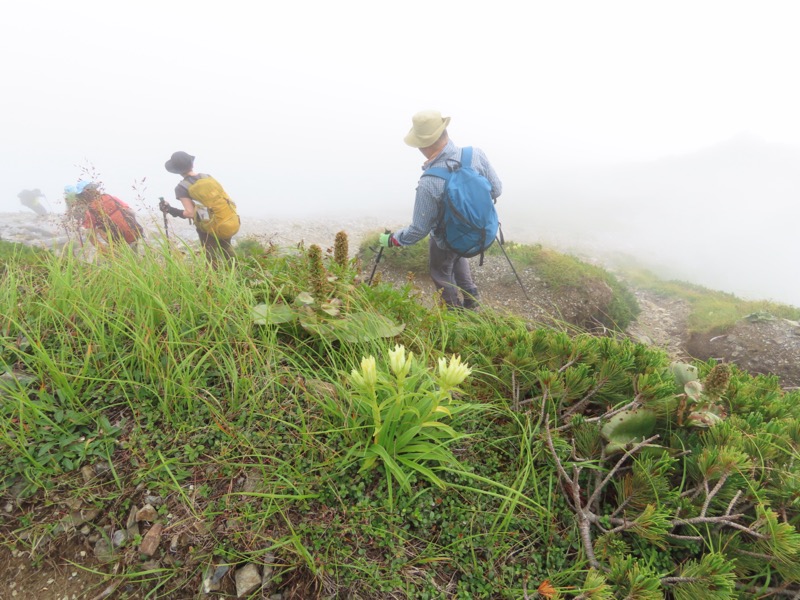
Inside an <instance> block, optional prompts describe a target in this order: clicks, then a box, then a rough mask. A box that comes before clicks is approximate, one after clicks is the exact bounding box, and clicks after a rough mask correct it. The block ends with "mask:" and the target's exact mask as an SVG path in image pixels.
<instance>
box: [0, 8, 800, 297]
mask: <svg viewBox="0 0 800 600" xmlns="http://www.w3.org/2000/svg"><path fill="white" fill-rule="evenodd" d="M254 6H255V5H252V4H248V3H243V2H233V3H227V4H225V3H219V2H217V1H211V0H192V1H189V0H172V1H170V2H156V1H155V0H142V1H141V2H138V3H137V4H136V5H135V7H133V5H130V6H128V5H121V4H118V3H109V2H103V1H101V0H74V1H73V2H69V3H63V2H56V1H55V0H36V1H31V2H25V3H22V2H17V3H12V4H11V5H9V7H7V10H6V11H5V13H4V19H3V22H2V24H0V52H2V54H3V56H5V57H7V58H8V60H4V61H0V81H2V82H3V90H4V91H3V96H2V101H0V212H4V211H17V210H25V209H24V208H22V207H21V206H20V204H19V201H18V199H17V194H18V193H19V192H20V191H21V190H23V189H32V188H39V189H40V190H42V191H43V192H44V194H45V195H46V197H47V199H48V202H49V205H50V208H51V209H52V210H55V211H59V210H63V202H62V198H61V196H62V191H63V188H64V186H65V185H68V184H73V183H75V182H76V181H77V180H78V179H81V178H85V177H92V178H95V179H97V180H99V181H101V182H102V184H103V186H104V187H105V189H106V190H107V191H108V192H110V193H112V194H114V195H116V196H119V197H120V198H121V199H123V200H125V201H126V202H128V203H130V204H131V205H133V206H134V207H136V208H137V209H138V210H152V209H153V207H155V206H156V204H157V202H158V198H159V197H160V196H164V197H165V198H167V199H171V198H173V197H174V195H173V189H174V187H175V185H176V183H177V181H176V177H175V176H173V175H170V174H169V173H167V172H166V171H165V170H164V166H163V165H164V162H165V161H166V160H167V159H168V158H169V156H170V155H171V154H172V152H174V151H176V150H184V151H186V152H189V153H191V154H193V155H196V156H197V160H196V165H195V166H196V167H197V169H198V170H199V171H201V172H206V173H209V174H211V175H213V176H215V177H216V178H217V179H218V180H219V181H220V182H221V183H222V184H223V186H224V187H225V188H226V189H227V191H228V192H229V193H230V195H231V196H232V197H233V198H234V199H235V200H236V202H237V203H238V204H239V207H240V209H241V212H242V214H243V215H244V216H245V217H248V216H250V217H252V218H256V217H258V218H264V219H269V218H281V219H308V218H324V217H325V216H326V215H336V216H342V215H347V216H350V215H352V216H358V215H364V216H367V217H370V218H377V219H381V220H385V221H386V224H387V227H395V226H401V225H404V224H406V223H407V221H408V219H409V218H410V216H411V209H412V204H413V198H414V189H415V186H416V181H417V179H418V177H419V175H420V166H421V165H422V162H423V157H422V155H421V154H420V153H419V152H418V151H417V150H414V149H411V148H408V147H407V146H405V145H404V144H403V142H402V140H403V136H404V135H405V134H406V132H407V131H408V128H409V127H410V124H411V116H412V114H413V113H415V112H416V111H418V110H422V109H430V108H434V109H438V110H440V111H441V112H442V113H443V114H444V115H445V116H450V117H452V121H451V125H450V128H449V133H450V135H451V137H452V139H453V140H454V141H455V143H456V144H458V145H462V146H463V145H474V146H478V147H480V148H482V149H483V150H484V151H485V152H486V153H487V155H488V156H489V158H490V160H491V161H492V163H493V164H494V166H495V168H496V170H497V172H498V174H499V175H500V177H501V178H502V180H503V183H504V187H505V191H504V194H503V196H502V197H501V200H500V204H499V210H500V214H501V218H502V220H503V223H504V229H505V230H506V233H507V235H508V237H509V238H511V239H515V240H519V241H522V242H528V243H535V242H543V243H550V244H554V245H557V246H559V247H561V248H564V249H574V250H575V251H576V252H577V251H580V252H587V253H597V254H599V253H601V252H602V253H603V256H611V255H619V254H624V255H626V256H632V257H634V258H635V259H637V260H640V261H641V262H643V263H646V264H647V265H648V266H651V267H653V268H654V269H657V270H658V271H659V273H661V274H662V275H664V276H669V277H676V278H681V279H686V280H690V281H694V282H697V283H699V284H701V285H707V286H709V287H713V288H718V289H722V290H725V291H731V292H733V293H736V294H738V295H743V296H746V297H755V298H771V299H775V300H778V301H782V302H790V303H793V304H800V291H798V288H797V285H796V284H795V283H794V282H793V277H792V273H793V272H794V271H793V267H792V259H793V257H795V256H797V255H798V252H797V249H798V248H797V246H796V242H795V235H794V227H793V224H794V222H795V221H797V209H796V208H795V206H796V205H797V198H798V194H797V192H798V183H797V181H798V175H797V166H798V148H800V119H798V118H797V107H798V106H800V86H797V85H796V82H795V81H794V78H793V77H791V73H793V72H794V71H795V70H796V65H795V62H796V61H795V57H796V56H798V55H800V36H797V34H796V19H795V18H794V15H795V10H796V7H795V6H794V3H793V2H791V1H789V0H776V1H774V2H769V3H762V4H760V5H759V6H758V9H757V10H755V9H753V8H752V7H751V6H749V5H739V4H738V3H731V2H726V1H725V2H724V1H722V0H709V1H708V2H702V3H698V2H689V1H688V0H675V1H674V2H670V3H663V4H658V3H644V2H639V1H634V0H615V1H613V2H603V3H598V2H593V1H589V0H576V2H570V3H555V2H533V3H519V2H510V1H509V2H506V1H505V0H502V1H499V2H494V3H486V2H483V1H478V0H442V1H441V2H436V3H431V2H423V1H422V0H407V1H405V2H402V3H389V4H387V3H375V2H367V1H366V0H342V1H341V2H336V3H332V2H327V1H323V0H309V1H308V2H303V3H291V2H286V3H271V4H269V5H268V6H267V5H265V6H264V7H263V9H258V10H257V9H256V8H254ZM262 12H263V14H262ZM740 132H748V134H747V135H745V136H741V135H739V134H740Z"/></svg>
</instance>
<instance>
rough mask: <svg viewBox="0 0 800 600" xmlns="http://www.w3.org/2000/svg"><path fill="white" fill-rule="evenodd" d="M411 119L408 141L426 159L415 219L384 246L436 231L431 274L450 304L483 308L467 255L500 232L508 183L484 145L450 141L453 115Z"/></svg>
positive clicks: (405, 242)
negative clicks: (499, 205)
mask: <svg viewBox="0 0 800 600" xmlns="http://www.w3.org/2000/svg"><path fill="white" fill-rule="evenodd" d="M411 122H412V127H411V130H410V131H409V132H408V134H407V135H406V137H405V143H406V144H408V145H409V146H411V147H412V148H419V150H420V152H422V154H423V155H424V156H425V158H426V161H425V163H424V164H423V165H422V169H423V174H422V177H420V180H419V183H418V185H417V195H416V199H415V201H414V214H413V218H412V222H411V225H409V226H408V227H405V228H403V229H401V230H399V231H396V232H394V233H384V234H382V235H381V236H380V238H379V242H380V245H381V246H382V247H391V246H409V245H411V244H415V243H416V242H418V241H420V240H421V239H423V238H424V237H425V236H427V235H428V234H430V241H429V253H430V254H429V268H430V275H431V279H433V283H434V284H435V286H436V289H437V290H440V291H441V294H442V300H443V301H444V303H445V305H446V306H447V307H448V308H467V309H473V310H474V309H477V308H478V286H476V285H475V282H474V281H473V279H472V272H471V270H470V266H469V261H468V260H467V259H468V258H470V257H472V256H477V255H479V254H480V255H482V253H483V252H484V251H485V250H486V249H487V248H488V247H489V246H490V245H491V244H492V242H494V240H495V238H496V236H497V232H498V228H499V223H498V221H497V212H496V211H495V208H494V203H495V201H496V199H497V198H498V196H500V194H501V193H502V191H503V184H502V183H501V182H500V179H499V178H498V177H497V174H496V173H495V171H494V168H492V165H491V164H490V163H489V160H488V159H487V158H486V154H484V152H483V151H482V150H481V149H480V148H470V147H465V148H460V147H458V146H456V145H455V144H454V143H453V142H452V141H451V140H450V138H449V136H448V134H447V126H448V124H449V123H450V117H446V118H443V117H442V115H441V113H440V112H439V111H435V110H425V111H421V112H418V113H417V114H415V115H414V116H413V117H412V119H411ZM459 291H460V292H461V296H463V298H462V297H460V296H459Z"/></svg>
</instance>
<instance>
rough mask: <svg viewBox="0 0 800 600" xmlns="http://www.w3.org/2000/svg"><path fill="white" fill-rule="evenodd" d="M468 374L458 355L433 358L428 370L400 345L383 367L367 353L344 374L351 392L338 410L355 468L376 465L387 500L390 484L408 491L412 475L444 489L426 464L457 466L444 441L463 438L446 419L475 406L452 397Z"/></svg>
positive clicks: (448, 446) (364, 469)
mask: <svg viewBox="0 0 800 600" xmlns="http://www.w3.org/2000/svg"><path fill="white" fill-rule="evenodd" d="M469 374H470V369H469V367H468V366H467V365H466V364H465V363H463V362H461V359H460V357H457V356H452V357H451V358H450V361H449V362H448V361H447V360H446V359H444V358H441V359H439V363H438V369H437V371H436V372H435V373H434V374H432V373H430V371H428V370H427V369H425V368H423V367H422V366H420V365H417V364H416V362H415V360H414V355H413V353H411V352H406V349H405V347H403V346H401V345H397V346H395V348H394V350H391V351H389V370H388V371H386V370H385V369H381V370H380V371H379V370H378V368H377V364H376V360H375V358H374V357H373V356H369V357H366V358H364V359H363V360H362V361H361V367H360V370H357V369H353V370H352V372H351V373H350V381H351V386H352V388H351V389H352V394H351V395H349V397H348V403H349V406H347V408H346V409H345V410H343V411H342V412H343V414H344V415H346V416H347V417H348V423H347V425H348V428H349V429H350V430H351V431H353V432H354V433H355V434H357V435H356V437H355V439H354V442H355V444H354V451H355V452H356V453H357V455H359V456H360V457H361V471H368V470H370V469H372V468H373V467H375V466H376V465H378V464H380V465H382V466H383V468H384V474H385V476H386V481H387V486H388V489H389V491H390V503H391V501H392V500H391V498H392V489H393V487H394V484H393V482H397V484H398V485H399V487H400V489H401V490H402V491H405V492H410V491H411V481H412V478H413V476H415V475H417V476H421V477H422V478H424V479H427V480H428V481H430V482H431V483H433V484H435V485H437V486H439V487H440V488H443V487H444V482H443V481H442V479H441V478H440V477H439V476H438V475H436V473H435V471H434V470H433V469H432V468H431V467H430V466H429V465H431V464H434V465H435V464H439V465H449V466H457V465H458V461H457V460H456V458H455V456H454V455H453V453H452V451H451V450H450V445H451V444H452V443H453V442H455V441H456V440H459V439H461V438H462V437H463V435H464V434H461V433H458V432H456V430H455V429H453V427H452V426H451V425H449V424H448V423H447V421H450V420H451V419H452V418H453V417H454V416H456V415H458V414H460V413H463V412H465V411H469V410H476V408H477V407H475V406H473V405H471V404H469V403H464V402H460V401H458V400H456V399H455V398H454V394H455V393H457V392H458V386H459V385H460V384H461V383H463V381H464V380H465V379H466V378H467V376H468V375H469Z"/></svg>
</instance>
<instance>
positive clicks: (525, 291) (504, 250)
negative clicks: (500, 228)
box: [497, 233, 531, 302]
mask: <svg viewBox="0 0 800 600" xmlns="http://www.w3.org/2000/svg"><path fill="white" fill-rule="evenodd" d="M503 242H504V240H503V234H502V233H500V235H498V236H497V245H498V246H500V250H502V251H503V255H505V257H506V260H507V261H508V264H509V265H510V266H511V270H512V271H513V272H514V277H516V278H517V282H518V283H519V287H521V288H522V293H523V294H525V299H526V300H527V301H528V302H530V301H531V298H530V296H528V290H526V289H525V286H524V285H522V279H520V278H519V275H518V274H517V270H516V269H515V268H514V263H512V262H511V259H510V258H509V257H508V253H507V252H506V249H505V248H503Z"/></svg>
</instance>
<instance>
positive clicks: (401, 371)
mask: <svg viewBox="0 0 800 600" xmlns="http://www.w3.org/2000/svg"><path fill="white" fill-rule="evenodd" d="M413 359H414V353H413V352H409V353H408V356H406V349H405V346H401V345H400V344H397V345H396V346H395V347H394V350H389V367H390V368H391V369H392V373H394V374H395V375H397V377H398V378H400V379H402V378H403V377H405V376H406V375H408V372H409V371H410V370H411V363H412V361H413Z"/></svg>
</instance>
